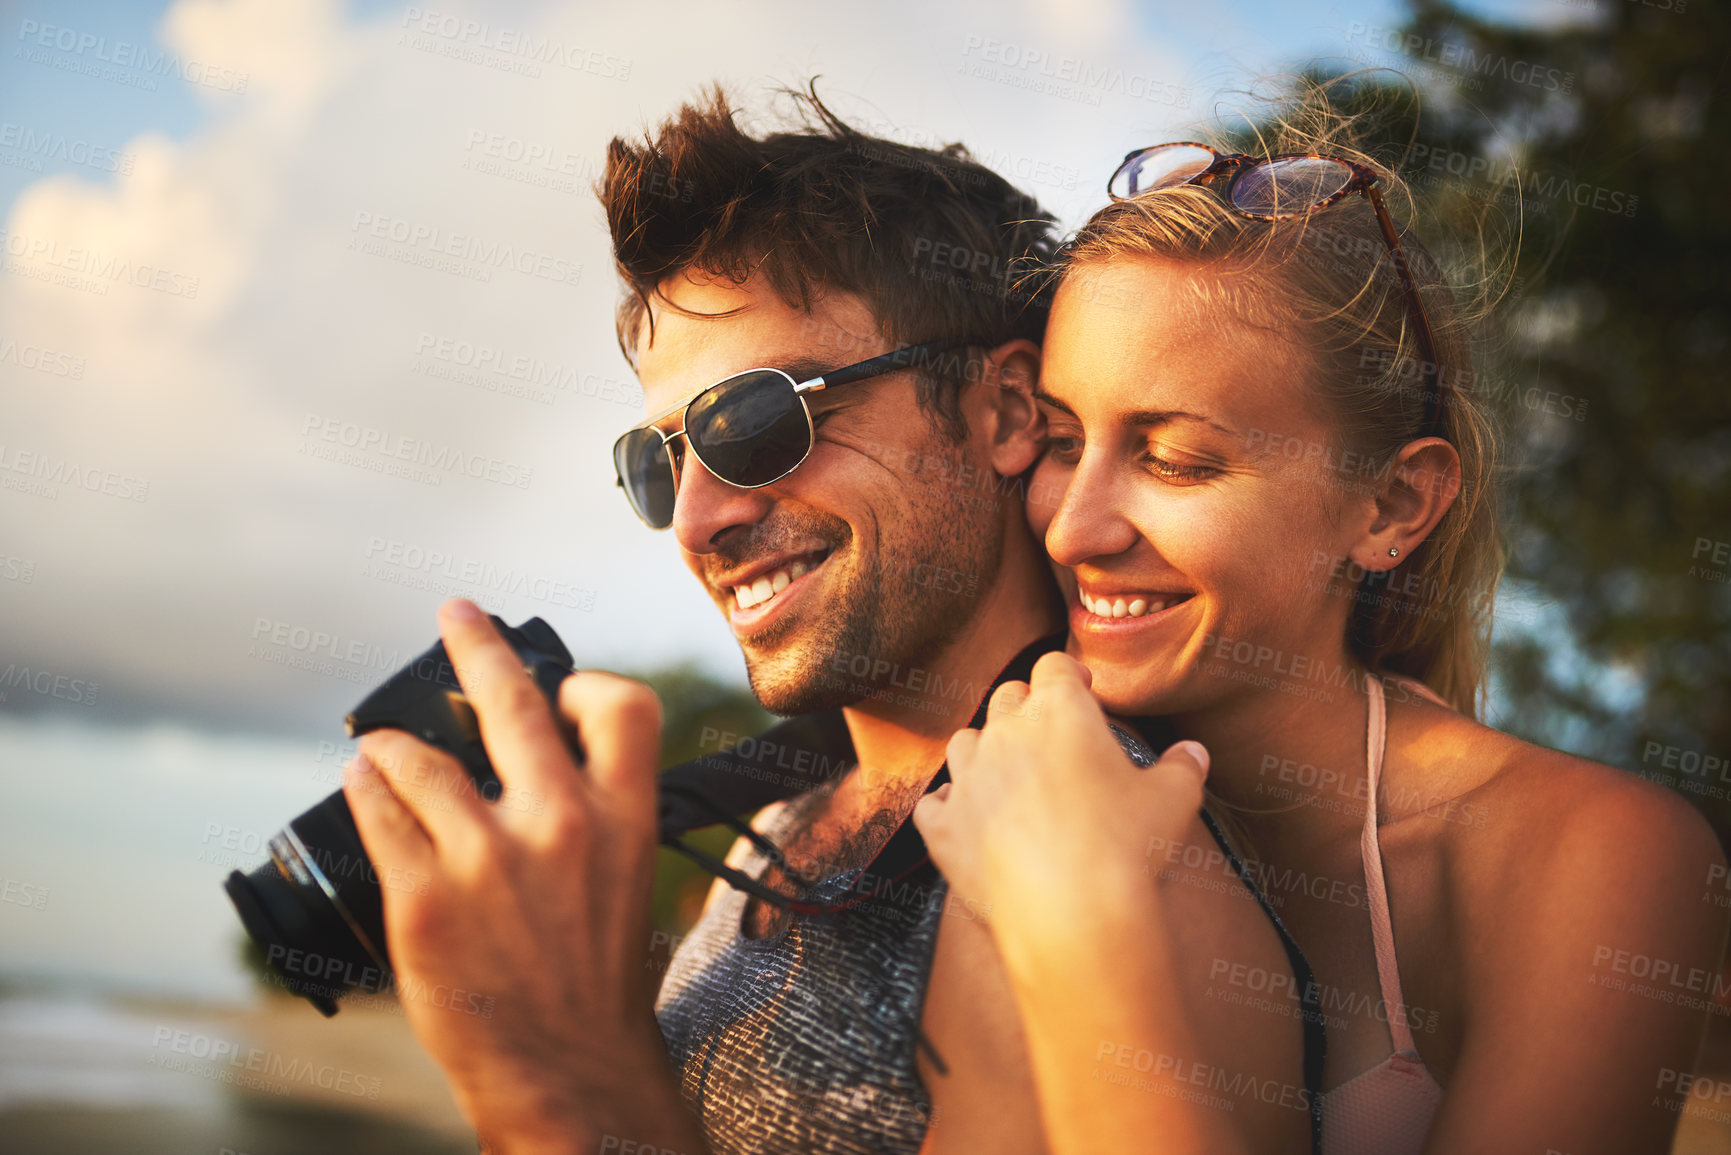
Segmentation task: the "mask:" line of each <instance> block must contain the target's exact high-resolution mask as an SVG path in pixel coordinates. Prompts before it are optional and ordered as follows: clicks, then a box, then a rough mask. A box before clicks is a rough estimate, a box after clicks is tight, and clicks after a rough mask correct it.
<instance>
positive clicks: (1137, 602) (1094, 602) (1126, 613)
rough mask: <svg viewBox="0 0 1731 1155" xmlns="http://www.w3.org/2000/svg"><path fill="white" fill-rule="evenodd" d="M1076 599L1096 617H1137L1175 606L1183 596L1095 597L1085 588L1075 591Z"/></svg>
mask: <svg viewBox="0 0 1731 1155" xmlns="http://www.w3.org/2000/svg"><path fill="white" fill-rule="evenodd" d="M1076 600H1077V601H1079V602H1081V603H1082V608H1083V609H1085V610H1087V611H1088V612H1089V613H1091V614H1093V615H1095V616H1096V617H1102V618H1139V617H1142V616H1143V615H1145V614H1157V613H1159V612H1160V611H1161V610H1164V609H1166V608H1167V607H1168V606H1175V605H1177V604H1178V603H1179V602H1181V601H1183V600H1184V599H1183V598H1170V599H1167V600H1156V599H1153V598H1141V597H1132V598H1097V597H1093V596H1091V595H1090V594H1089V593H1088V592H1087V591H1086V590H1083V589H1078V590H1077V591H1076Z"/></svg>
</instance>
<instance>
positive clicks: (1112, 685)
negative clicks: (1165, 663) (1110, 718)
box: [1074, 653, 1177, 717]
mask: <svg viewBox="0 0 1731 1155" xmlns="http://www.w3.org/2000/svg"><path fill="white" fill-rule="evenodd" d="M1074 657H1075V658H1076V659H1077V660H1078V661H1080V662H1081V663H1082V664H1083V665H1084V666H1087V667H1088V671H1089V672H1090V673H1091V674H1093V675H1094V682H1093V684H1094V697H1095V698H1097V699H1099V702H1100V705H1101V706H1102V707H1104V708H1105V710H1106V712H1107V713H1109V714H1120V715H1123V716H1125V717H1136V716H1138V715H1146V714H1165V713H1170V712H1171V710H1172V705H1171V703H1172V701H1173V698H1174V696H1175V691H1176V690H1177V686H1176V684H1175V683H1173V682H1172V681H1171V680H1170V679H1168V678H1160V679H1154V678H1150V677H1149V676H1148V675H1149V671H1148V669H1147V668H1145V667H1144V668H1142V669H1126V668H1124V667H1122V666H1115V665H1113V664H1111V663H1104V662H1103V663H1099V664H1096V663H1095V662H1091V661H1089V660H1088V655H1087V654H1085V653H1083V654H1074Z"/></svg>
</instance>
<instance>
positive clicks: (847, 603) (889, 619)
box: [745, 484, 1004, 717]
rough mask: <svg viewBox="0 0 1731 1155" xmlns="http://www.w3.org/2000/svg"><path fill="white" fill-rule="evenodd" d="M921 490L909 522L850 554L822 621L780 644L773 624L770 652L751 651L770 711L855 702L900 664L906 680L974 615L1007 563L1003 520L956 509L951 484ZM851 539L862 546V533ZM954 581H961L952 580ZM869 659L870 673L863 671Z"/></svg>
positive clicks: (754, 684) (759, 692) (749, 664)
mask: <svg viewBox="0 0 1731 1155" xmlns="http://www.w3.org/2000/svg"><path fill="white" fill-rule="evenodd" d="M922 488H923V489H924V492H919V491H916V493H917V496H916V498H915V500H913V501H912V502H910V503H909V506H908V518H907V520H906V521H905V522H903V523H902V524H901V525H900V526H898V527H895V529H894V530H893V532H892V533H890V534H889V535H887V537H886V539H884V540H880V541H879V551H878V552H877V553H876V554H874V555H872V556H870V557H865V558H863V559H862V558H861V557H860V556H859V555H858V554H857V553H856V554H854V555H853V556H852V558H851V560H853V562H854V564H855V565H856V566H857V567H858V568H857V569H856V570H855V572H854V574H853V576H852V579H851V580H850V581H848V582H847V583H846V584H845V585H843V586H837V587H836V588H833V589H830V590H828V591H826V597H827V599H828V600H827V603H826V604H825V605H823V606H822V607H820V611H821V612H822V613H823V614H824V616H823V617H822V619H821V620H819V621H816V622H803V623H801V628H800V629H799V630H798V633H797V634H796V635H794V636H790V637H787V638H786V640H785V641H783V642H782V643H781V644H780V645H775V644H774V643H775V642H776V641H777V638H776V636H775V632H772V633H771V634H770V635H768V636H766V637H765V638H764V639H763V641H766V642H769V643H771V645H772V646H773V647H774V648H773V652H772V653H768V654H758V655H754V654H753V653H752V651H751V650H749V649H748V650H746V651H745V664H746V673H747V674H748V676H749V677H750V679H751V690H752V693H753V694H755V695H756V696H757V700H758V702H759V703H761V704H762V706H763V708H764V709H766V710H768V711H769V712H770V713H772V714H780V715H782V716H784V717H786V716H792V715H796V714H813V713H818V712H820V711H824V710H835V709H839V708H841V707H843V706H851V705H854V704H855V703H857V702H860V701H862V700H864V699H865V698H866V697H868V696H869V695H870V694H871V693H872V692H873V691H875V690H878V689H882V688H884V687H887V686H889V685H891V679H893V678H895V677H896V675H897V673H898V672H899V673H900V675H901V677H902V679H903V680H905V679H906V678H907V676H908V672H909V671H910V670H914V669H929V668H930V667H931V665H932V663H933V662H934V661H935V660H936V659H937V657H938V656H939V655H940V654H942V652H943V650H944V648H945V647H946V646H948V645H949V644H950V643H951V642H952V641H954V640H955V639H956V637H958V636H959V635H960V634H961V632H962V631H963V630H964V629H965V628H967V626H968V625H969V624H970V623H971V622H972V621H973V619H974V615H975V614H976V613H978V612H979V608H980V606H981V605H982V604H983V603H984V602H985V600H986V596H987V593H988V591H990V590H991V588H992V586H993V584H994V583H995V582H996V581H997V579H998V572H999V570H1000V568H1001V566H1002V564H1003V557H1004V540H1003V535H1002V534H1001V533H1000V532H999V529H998V520H997V518H995V517H992V516H990V515H987V514H985V513H984V512H983V511H971V510H970V511H964V515H963V516H962V517H957V516H956V515H957V512H958V506H959V505H960V502H959V501H958V500H957V498H958V496H959V494H957V493H955V492H954V491H953V490H952V487H950V486H946V485H941V484H932V485H928V486H925V487H922ZM945 490H951V491H950V492H943V491H945ZM993 500H1003V498H1002V496H1001V495H996V496H995V497H994V498H993ZM975 512H978V516H968V515H967V514H968V513H975ZM850 540H851V541H852V542H854V543H856V547H857V541H858V539H857V538H853V539H850ZM837 552H838V553H839V552H840V551H839V550H838V551H837ZM839 560H840V558H837V557H832V558H831V560H830V562H826V563H825V564H826V565H828V564H833V563H834V562H836V561H839ZM916 574H926V575H930V576H928V583H929V584H926V585H921V584H919V583H918V582H917V581H916V578H915V575H916ZM956 577H959V578H960V580H959V581H956V580H954V579H955V578H956ZM955 584H959V585H960V586H961V587H962V589H961V590H959V591H957V590H954V589H951V588H949V587H950V586H951V585H955ZM867 663H869V667H868V669H867V670H866V673H865V676H861V675H860V674H858V673H856V672H855V671H856V668H857V666H858V665H860V664H867ZM873 670H877V671H879V673H878V674H877V676H876V678H875V679H874V678H873V677H872V676H871V675H872V671H873ZM968 705H972V703H968Z"/></svg>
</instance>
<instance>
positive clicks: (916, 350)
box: [613, 337, 980, 530]
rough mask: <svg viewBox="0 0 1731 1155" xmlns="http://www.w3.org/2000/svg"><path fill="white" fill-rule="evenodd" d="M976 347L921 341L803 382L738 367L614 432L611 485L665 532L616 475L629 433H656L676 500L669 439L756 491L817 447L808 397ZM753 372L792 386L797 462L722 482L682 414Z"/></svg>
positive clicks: (779, 372)
mask: <svg viewBox="0 0 1731 1155" xmlns="http://www.w3.org/2000/svg"><path fill="white" fill-rule="evenodd" d="M977 344H980V342H978V341H976V340H974V339H973V338H969V337H945V338H941V339H939V340H936V341H922V342H920V343H919V344H917V345H908V346H906V347H904V348H901V349H896V350H894V351H892V352H889V353H881V354H879V355H878V356H876V357H869V358H867V359H866V360H864V361H856V362H855V363H854V364H852V365H844V366H843V367H842V368H840V369H832V370H830V371H829V372H827V373H824V374H821V375H819V376H817V377H812V378H810V379H809V380H806V381H795V380H794V379H793V374H791V373H789V372H787V370H785V369H775V368H771V367H769V366H762V367H760V368H756V369H741V370H740V371H739V372H737V373H730V374H728V375H727V376H726V377H724V378H722V379H721V380H720V381H717V382H716V383H715V384H713V385H709V386H706V387H704V388H702V389H699V390H698V391H697V392H696V393H694V394H692V395H691V397H690V398H689V399H688V400H685V401H681V402H678V403H677V404H674V405H671V406H669V407H668V408H666V409H663V410H662V411H661V412H660V413H657V414H656V415H655V416H654V417H651V418H649V419H648V420H646V421H642V422H639V423H638V424H636V425H634V426H632V427H631V428H630V429H627V430H626V431H625V432H624V433H622V434H620V435H619V437H618V438H617V439H615V440H614V442H613V472H614V484H615V485H617V486H618V487H619V488H620V489H623V490H624V491H625V496H626V500H627V502H628V503H629V504H630V506H631V510H632V512H633V513H635V514H637V518H638V520H639V521H641V522H643V524H644V525H646V526H648V527H649V528H650V529H656V530H660V529H668V528H670V527H671V526H672V524H673V523H672V522H671V521H669V522H668V523H667V525H655V524H654V523H652V522H651V521H650V520H649V518H648V517H647V516H645V514H644V512H643V511H642V510H641V509H639V508H638V507H637V501H636V499H635V498H633V497H632V495H631V487H630V486H629V485H628V484H626V481H625V475H624V474H623V473H621V472H620V471H619V447H620V446H621V445H623V444H624V442H625V439H626V438H628V437H630V436H631V435H632V434H633V433H639V432H643V431H645V430H647V431H652V432H654V433H656V434H659V435H660V437H661V449H662V454H663V457H664V459H665V460H666V462H667V468H668V470H669V471H670V472H671V473H672V474H673V491H674V495H675V499H676V500H677V497H678V493H679V474H680V467H679V465H678V463H676V462H675V460H674V456H673V450H672V449H670V448H669V446H671V445H672V444H673V442H674V440H675V439H677V438H681V437H685V438H686V444H687V445H688V446H690V448H691V454H692V456H693V457H695V458H697V460H698V461H699V462H700V463H701V464H702V465H703V468H705V469H707V470H709V472H710V474H711V475H712V476H714V477H715V478H716V480H718V481H720V482H722V483H723V484H725V485H731V486H733V487H734V488H735V489H762V488H763V487H764V486H766V485H774V484H775V483H776V482H778V481H780V480H782V479H783V478H785V477H787V476H788V475H789V474H791V473H792V472H793V471H794V470H796V469H798V468H799V467H800V466H802V465H804V464H805V462H806V459H807V458H809V457H810V456H811V451H812V450H813V449H814V448H816V446H817V427H816V426H815V425H814V424H813V422H812V418H811V405H810V403H809V402H808V401H807V400H806V397H807V395H808V394H811V393H817V392H821V391H822V390H825V389H835V388H839V387H840V386H843V385H852V384H855V383H856V382H859V381H865V380H867V379H869V378H872V377H882V376H885V375H887V374H890V373H896V372H899V371H901V370H903V369H908V368H912V367H914V366H916V365H919V364H924V363H925V362H926V361H928V360H929V359H930V357H931V355H932V354H934V353H942V352H947V351H949V350H952V349H959V348H968V347H971V346H973V345H977ZM753 373H773V374H775V375H776V376H778V377H780V378H782V379H783V380H784V381H786V382H787V383H788V384H789V385H792V386H793V392H794V396H795V398H796V399H797V400H798V401H799V407H800V410H801V411H802V412H803V413H804V414H805V430H806V440H805V452H804V453H801V454H800V455H799V460H798V461H796V462H794V463H793V464H792V465H790V466H788V467H787V469H785V470H783V471H782V472H781V473H778V474H776V475H775V476H774V477H772V478H770V479H769V480H767V481H760V482H757V483H756V484H755V485H740V484H739V483H738V482H733V481H728V480H727V479H726V478H724V477H722V476H721V475H720V474H718V473H716V472H715V470H714V468H712V467H711V466H710V464H709V463H708V462H707V461H704V460H703V453H702V451H701V450H699V448H698V447H697V445H696V444H695V443H694V442H692V440H691V439H690V438H689V437H686V434H685V422H686V417H685V415H686V414H689V413H690V411H691V407H692V406H693V405H695V404H697V403H698V402H699V401H700V400H702V399H703V398H704V397H705V396H707V395H708V394H710V393H712V392H714V391H715V390H717V389H719V388H721V387H722V386H724V385H727V384H730V383H731V382H734V381H737V380H739V379H740V378H741V377H749V376H750V375H752V374H753ZM675 413H679V414H680V415H681V416H680V418H679V428H678V429H676V430H674V431H673V432H672V433H669V432H667V431H666V430H664V429H662V428H661V426H660V424H659V423H660V422H662V421H665V420H667V418H669V417H671V416H672V415H673V414H675Z"/></svg>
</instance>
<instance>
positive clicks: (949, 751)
mask: <svg viewBox="0 0 1731 1155" xmlns="http://www.w3.org/2000/svg"><path fill="white" fill-rule="evenodd" d="M980 737H981V735H980V732H979V731H978V730H973V729H967V730H957V731H956V732H955V733H954V734H952V735H950V741H949V745H947V746H945V747H944V761H946V762H947V763H948V764H949V767H950V778H951V780H952V781H957V782H959V781H961V780H962V779H964V778H966V777H968V776H969V775H970V774H971V773H972V772H973V768H974V761H975V758H976V757H977V756H978V753H979V749H980Z"/></svg>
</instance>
